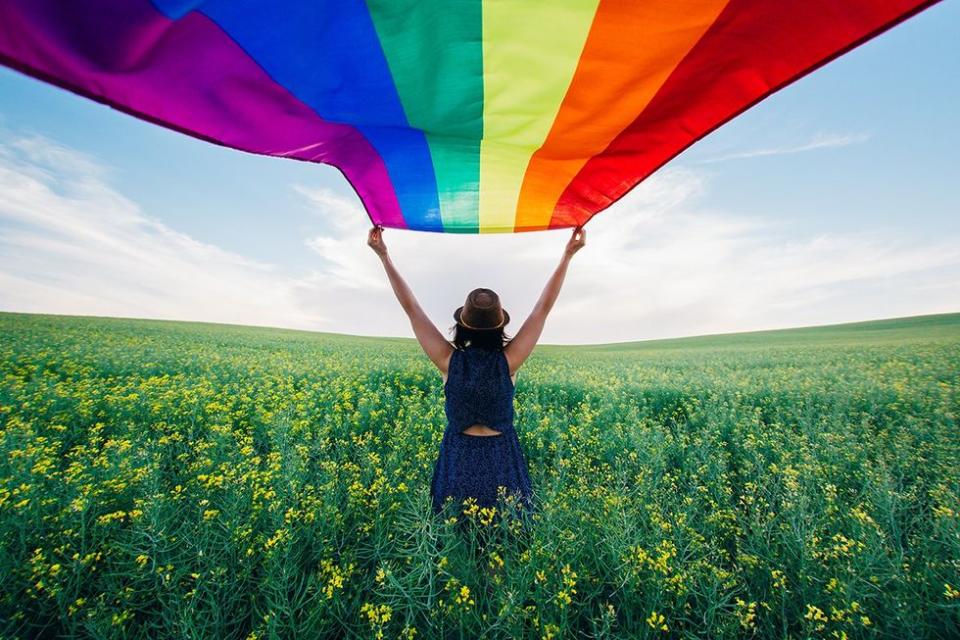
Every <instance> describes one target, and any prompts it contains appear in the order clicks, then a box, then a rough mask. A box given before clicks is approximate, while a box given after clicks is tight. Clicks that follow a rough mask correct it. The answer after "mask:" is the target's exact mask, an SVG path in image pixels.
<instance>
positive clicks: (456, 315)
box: [453, 305, 510, 331]
mask: <svg viewBox="0 0 960 640" xmlns="http://www.w3.org/2000/svg"><path fill="white" fill-rule="evenodd" d="M461 311H463V306H462V305H461V306H459V307H457V310H456V311H454V312H453V319H454V320H456V321H457V324H458V325H460V326H461V327H463V328H464V329H470V330H471V331H493V330H494V329H501V328H503V327H505V326H507V325H508V324H510V314H509V313H507V310H506V309H503V310H502V311H503V324H502V325H497V326H496V327H484V328H483V329H474V328H472V327H468V326H466V325H465V324H463V323H462V322H460V312H461Z"/></svg>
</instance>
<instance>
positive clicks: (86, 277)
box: [0, 2, 960, 343]
mask: <svg viewBox="0 0 960 640" xmlns="http://www.w3.org/2000/svg"><path fill="white" fill-rule="evenodd" d="M958 33H960V3H957V2H943V3H941V4H939V5H937V6H934V7H932V8H931V9H929V10H927V11H925V12H923V13H921V14H920V15H918V16H916V17H914V18H912V19H910V20H908V21H906V22H905V23H903V24H901V25H899V26H897V27H895V28H893V29H892V30H890V31H888V32H887V33H885V34H883V35H881V36H880V37H878V38H876V39H874V40H872V41H870V42H868V43H866V44H865V45H863V46H861V47H859V48H857V49H855V50H854V51H852V52H851V53H849V54H847V55H846V56H844V57H842V58H840V59H838V60H836V61H834V62H832V63H830V64H828V65H827V66H825V67H823V68H821V69H819V70H817V71H815V72H814V73H813V74H811V75H809V76H807V77H805V78H803V79H801V80H799V81H798V82H796V83H794V84H793V85H791V86H789V87H787V88H786V89H784V90H782V91H780V92H779V93H777V94H775V95H774V96H772V97H770V98H768V99H767V100H765V101H764V102H762V103H760V104H759V105H757V106H756V107H754V108H753V109H752V110H750V111H748V112H747V113H745V114H744V115H742V116H740V117H739V118H737V119H735V120H734V121H732V122H730V123H728V124H727V125H725V126H724V127H722V128H720V129H719V130H718V131H716V132H714V133H713V134H711V135H710V136H708V137H707V138H705V139H704V140H702V141H701V142H700V143H698V144H696V145H694V146H693V147H692V148H690V149H688V150H687V151H686V152H684V153H683V154H681V155H680V156H678V157H677V158H676V159H675V160H674V161H673V162H671V163H670V164H669V165H668V166H667V167H666V168H665V169H664V170H662V171H661V172H660V173H659V174H658V175H657V176H656V177H655V178H653V179H651V180H649V181H648V182H647V183H645V184H644V185H642V186H641V187H639V188H638V189H636V190H635V191H634V192H632V193H631V194H630V195H629V196H628V197H627V198H625V199H624V200H623V201H621V202H620V203H618V204H617V205H616V206H615V207H613V208H611V209H610V210H608V211H606V212H604V213H602V214H600V215H599V216H597V217H596V218H595V219H594V220H593V221H591V223H590V224H589V225H588V226H587V229H588V246H587V247H586V248H585V249H584V250H583V251H582V252H581V253H580V254H579V255H578V256H577V257H576V258H575V259H574V264H573V265H572V266H571V270H570V274H569V275H568V278H567V286H565V289H564V291H563V293H562V294H561V298H560V300H559V301H558V304H557V307H555V311H554V314H552V316H551V319H550V320H549V321H548V325H547V328H546V330H545V332H544V340H545V341H546V342H563V343H585V342H604V341H615V340H629V339H643V338H654V337H669V336H676V335H687V334H695V333H714V332H720V331H736V330H751V329H763V328H775V327H785V326H797V325H804V324H824V323H829V322H839V321H848V320H850V321H852V320H860V319H870V318H880V317H887V316H892V315H910V314H915V313H930V312H939V311H960V303H958V300H960V296H958V295H957V292H958V291H960V258H958V255H957V253H956V250H955V249H952V248H951V247H955V246H960V242H957V240H958V239H960V205H958V201H960V197H958V189H960V188H958V185H960V162H958V161H957V159H956V150H957V148H958V147H960V128H958V126H957V114H958V113H960V80H958V79H960V38H957V34H958ZM0 96H2V98H3V99H2V101H0V144H2V145H3V151H2V153H0V162H2V165H0V171H3V172H5V173H4V174H3V175H5V176H6V180H5V181H0V274H2V277H0V309H3V310H11V311H49V312H54V313H78V314H94V315H118V316H136V317H164V318H177V319H197V320H212V321H225V322H240V323H250V324H269V325H275V326H293V327H298V328H310V329H317V330H324V331H339V332H344V333H357V334H368V335H404V336H412V331H411V330H410V328H409V324H408V323H407V321H406V318H405V317H404V316H403V315H402V313H401V312H400V310H399V306H398V305H397V304H396V302H395V300H393V299H392V294H391V292H390V290H389V289H388V288H387V287H386V282H385V277H382V270H381V269H380V266H379V263H378V262H377V261H376V259H375V256H373V254H372V252H370V251H369V249H368V248H367V247H366V245H365V233H366V225H367V219H366V216H365V215H364V214H363V212H362V211H361V210H360V209H359V202H358V201H357V199H356V197H355V196H354V194H353V192H352V191H351V190H350V188H349V185H348V184H347V183H346V181H345V180H344V179H343V178H342V177H341V175H340V173H339V172H338V171H337V170H336V169H334V168H332V167H327V166H322V165H314V164H308V163H303V162H297V161H292V160H286V159H278V158H266V157H259V156H255V155H251V154H244V153H241V152H238V151H234V150H230V149H225V148H221V147H218V146H216V145H212V144H209V143H205V142H201V141H198V140H194V139H192V138H189V137H187V136H183V135H181V134H177V133H174V132H171V131H167V130H165V129H162V128H160V127H156V126H153V125H150V124H147V123H144V122H141V121H139V120H136V119H134V118H132V117H130V116H127V115H125V114H122V113H119V112H117V111H114V110H111V109H110V108H108V107H105V106H103V105H100V104H97V103H94V102H91V101H88V100H85V99H83V98H80V97H78V96H75V95H72V94H70V93H68V92H65V91H62V90H60V89H56V88H54V87H52V86H49V85H45V84H42V83H40V82H38V81H36V80H33V79H31V78H27V77H25V76H22V75H20V74H18V73H16V72H14V71H11V70H9V69H6V68H2V69H0ZM28 179H35V180H37V183H36V184H35V185H33V187H32V188H30V189H24V184H25V182H24V181H25V180H28ZM41 192H42V193H41ZM37 194H40V195H37ZM33 197H37V198H39V199H38V200H31V198H33ZM118 203H119V204H118ZM43 207H49V208H50V210H51V211H54V212H55V211H56V210H57V207H62V208H63V210H64V212H67V211H74V212H76V213H75V214H73V215H74V217H73V218H71V219H72V220H73V221H74V222H76V226H75V227H67V226H64V225H63V221H56V220H54V219H53V218H52V217H46V218H43V219H39V218H37V217H36V216H35V215H33V214H35V213H36V212H37V211H40V210H41V209H42V208H43ZM114 207H116V208H117V209H116V210H117V214H116V215H115V216H114V217H112V218H111V217H110V214H109V213H108V212H110V211H113V210H114V209H113V208H114ZM94 210H96V211H98V212H101V213H103V215H100V216H97V217H96V219H87V218H85V217H84V216H90V215H93V214H92V213H91V212H92V211H94ZM104 212H107V213H104ZM63 215H67V213H64V214H63ZM123 216H130V219H129V224H127V225H126V226H123V225H120V223H119V222H118V221H120V220H122V219H124V218H123ZM83 225H86V226H83ZM91 225H94V226H95V225H103V227H102V229H100V232H98V235H96V237H94V236H90V234H89V233H86V231H85V229H89V228H91ZM118 225H119V226H118ZM133 227H137V228H138V229H139V230H138V231H137V232H136V235H128V234H131V233H133V232H131V231H130V229H131V228H133ZM98 228H99V227H98ZM28 232H29V233H28ZM78 233H79V234H80V236H83V235H84V234H85V233H86V235H87V236H90V237H88V238H87V240H89V242H90V243H91V244H89V246H88V253H87V254H82V253H80V251H79V249H78V247H79V246H81V245H83V243H84V242H85V240H84V238H83V237H80V236H77V235H76V234H78ZM45 234H46V235H45ZM111 234H113V235H111ZM497 235H498V236H499V234H497ZM568 235H569V232H568V231H551V232H538V233H529V234H518V235H517V236H515V237H503V236H499V237H479V236H468V237H462V238H455V237H453V236H438V235H437V234H416V233H412V232H406V231H401V230H387V231H386V232H385V234H384V237H385V239H386V241H387V243H388V246H390V247H391V252H392V253H393V255H394V261H395V262H396V263H397V265H398V267H400V269H401V272H403V273H405V274H406V275H407V276H408V280H409V281H410V283H411V285H412V286H413V287H414V291H415V293H417V294H418V296H419V297H420V299H421V303H423V304H424V307H425V308H426V309H427V310H428V313H430V314H431V316H432V317H434V318H435V320H436V322H437V323H438V325H439V326H441V327H442V328H445V327H446V326H447V325H449V324H450V322H448V317H449V312H450V311H452V309H453V308H455V307H456V306H458V305H459V304H462V299H463V297H464V296H465V295H466V292H467V291H469V290H470V289H471V288H473V287H475V286H491V288H495V289H498V290H499V291H501V296H502V297H503V298H504V303H505V305H507V306H508V308H513V309H515V310H516V311H517V312H519V315H518V314H517V313H515V312H512V315H513V317H514V318H515V319H516V326H514V327H512V328H513V330H514V331H515V330H516V329H517V328H519V325H520V323H521V322H522V319H523V317H525V312H526V311H528V310H529V308H530V307H531V306H532V304H533V302H534V301H535V300H536V298H537V296H538V295H539V293H540V289H541V288H542V286H543V283H544V282H545V281H546V278H547V277H548V276H549V273H550V271H551V270H552V268H553V265H554V264H555V262H556V259H557V258H559V254H560V250H561V248H562V246H563V244H564V243H565V241H566V238H567V237H568ZM108 236H109V237H113V238H115V239H116V241H117V242H123V243H126V246H129V247H135V248H136V251H140V252H143V254H144V255H148V254H152V255H156V256H165V260H166V263H165V264H167V265H168V268H167V269H164V268H163V266H162V264H158V265H157V266H156V268H155V269H154V270H153V271H150V270H149V269H148V268H147V267H145V266H143V265H144V264H145V263H146V262H149V261H145V260H142V259H141V260H138V258H137V254H136V253H135V251H134V250H133V249H131V251H130V252H128V255H127V257H126V259H127V260H129V261H131V265H132V264H133V263H136V264H137V265H139V266H131V265H127V266H124V264H125V263H124V262H123V261H122V260H119V258H117V259H112V261H106V260H105V259H103V258H102V254H103V252H104V251H105V249H104V247H105V246H109V243H107V245H104V244H102V243H104V242H106V241H105V240H104V238H105V237H108ZM45 238H46V239H50V238H59V239H60V240H61V241H60V242H59V243H57V244H52V243H51V242H45V241H44V239H45ZM391 241H393V242H392V243H391ZM96 243H101V244H96ZM198 247H199V248H198ZM68 248H69V250H68ZM490 249H494V251H495V252H496V253H497V254H498V255H503V256H506V258H505V259H504V260H503V261H501V262H499V263H497V264H496V265H491V264H489V259H488V258H485V257H484V256H485V255H488V252H489V251H490ZM591 253H592V255H591ZM94 256H100V257H98V258H96V259H95V258H94ZM114 258H116V256H114ZM123 271H127V272H129V273H130V275H129V277H127V278H122V277H119V276H118V273H119V272H123ZM68 274H69V276H68ZM214 276H215V277H214ZM165 278H166V279H165ZM598 282H602V283H604V284H603V286H600V287H598V286H597V283H598ZM498 287H499V288H498ZM641 301H642V302H641ZM601 310H602V311H603V312H602V313H601ZM613 312H615V313H613ZM611 313H613V315H614V316H615V319H611V318H610V315H611ZM451 322H452V321H451ZM584 326H589V327H591V329H590V332H589V333H585V332H584V330H583V327H584Z"/></svg>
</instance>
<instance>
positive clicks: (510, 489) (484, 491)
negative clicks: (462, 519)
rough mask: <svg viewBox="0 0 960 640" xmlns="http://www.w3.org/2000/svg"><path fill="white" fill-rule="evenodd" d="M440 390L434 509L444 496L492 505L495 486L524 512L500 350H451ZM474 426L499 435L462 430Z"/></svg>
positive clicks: (523, 464)
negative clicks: (442, 414)
mask: <svg viewBox="0 0 960 640" xmlns="http://www.w3.org/2000/svg"><path fill="white" fill-rule="evenodd" d="M444 394H445V396H446V400H445V405H444V409H445V411H446V414H447V427H446V429H445V430H444V432H443V440H442V441H441V443H440V453H439V455H438V456H437V461H436V465H435V467H434V470H433V480H432V482H431V483H430V496H431V499H432V502H433V511H434V513H439V512H440V511H441V510H442V508H443V504H444V500H445V499H446V498H447V497H448V496H452V497H453V499H454V502H460V501H462V500H463V499H464V498H466V497H468V496H473V497H474V498H476V501H477V504H478V505H479V506H481V507H492V506H495V505H496V504H497V487H498V486H503V487H506V491H507V493H508V494H513V495H515V496H516V498H517V507H518V508H521V509H524V510H525V511H528V512H529V509H530V508H531V507H532V490H531V486H530V476H529V472H528V469H527V461H526V459H525V458H524V455H523V451H522V449H521V448H520V441H519V439H518V438H517V431H516V429H515V428H514V425H513V397H514V386H513V382H512V381H511V380H510V367H509V365H508V364H507V357H506V355H505V354H504V352H503V351H502V350H488V349H482V348H480V347H474V346H471V345H468V346H467V347H466V348H464V349H454V351H453V354H452V355H451V356H450V364H449V366H448V369H447V382H446V384H445V385H444ZM474 424H483V425H486V426H488V427H490V428H491V429H494V430H496V431H499V432H500V435H498V436H473V435H468V434H464V433H463V430H464V429H466V428H467V427H469V426H471V425H474ZM498 511H500V509H498Z"/></svg>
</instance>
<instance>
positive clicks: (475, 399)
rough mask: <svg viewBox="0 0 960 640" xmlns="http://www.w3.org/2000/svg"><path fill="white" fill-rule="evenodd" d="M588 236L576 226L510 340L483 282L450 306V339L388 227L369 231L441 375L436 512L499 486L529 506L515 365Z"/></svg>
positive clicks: (486, 499) (488, 497)
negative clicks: (516, 419)
mask: <svg viewBox="0 0 960 640" xmlns="http://www.w3.org/2000/svg"><path fill="white" fill-rule="evenodd" d="M585 243H586V231H585V230H584V229H583V228H582V227H577V228H576V229H574V230H573V235H572V236H571V237H570V240H569V241H568V242H567V246H566V248H565V249H564V252H563V258H562V259H561V260H560V265H559V266H558V267H557V269H556V271H555V272H554V273H553V275H552V276H551V277H550V280H549V281H548V282H547V285H546V287H545V288H544V290H543V293H542V294H541V295H540V299H539V300H537V303H536V305H534V307H533V311H531V312H530V316H529V317H528V318H527V320H526V322H524V323H523V326H522V327H520V330H519V331H518V332H517V335H516V336H514V337H513V338H512V339H510V340H509V341H508V340H507V339H506V337H505V335H504V327H505V326H506V325H507V323H509V322H510V314H508V313H507V312H506V311H505V310H504V309H503V308H502V307H501V306H500V299H499V297H498V296H497V294H496V293H494V292H493V291H491V290H490V289H484V288H479V289H474V290H473V291H471V292H470V294H469V295H468V296H467V300H466V302H465V303H464V305H463V306H461V307H459V308H458V309H457V310H456V311H454V312H453V319H454V320H456V325H454V327H452V329H455V334H454V338H453V341H452V343H451V342H449V341H447V340H446V339H445V338H444V337H443V335H442V334H441V333H440V331H439V330H438V329H437V328H436V326H434V324H433V323H432V322H431V321H430V319H429V318H428V317H427V314H426V313H424V311H423V309H421V308H420V304H419V303H418V302H417V300H416V298H415V297H414V295H413V292H412V291H411V290H410V287H408V286H407V283H406V282H405V281H404V280H403V278H402V277H401V276H400V274H399V273H398V272H397V270H396V268H395V267H394V266H393V262H392V261H391V260H390V256H389V255H388V254H387V247H386V245H385V244H384V242H383V227H380V226H375V227H374V228H372V229H371V230H370V233H369V237H368V239H367V244H369V245H370V247H371V248H372V249H373V250H374V251H375V252H376V254H377V255H378V256H380V259H381V261H382V262H383V266H384V269H386V271H387V277H388V278H389V279H390V284H391V285H392V286H393V291H394V293H395V294H396V296H397V299H398V300H399V301H400V305H401V306H402V307H403V310H404V311H406V312H407V315H408V316H409V317H410V323H411V324H412V325H413V333H414V335H416V337H417V340H418V341H419V342H420V346H421V347H423V350H424V351H425V352H426V354H427V356H428V357H429V358H430V360H432V361H433V363H434V364H435V365H437V368H438V369H440V372H441V374H442V375H443V380H444V394H445V396H446V404H445V410H446V415H447V427H446V430H445V431H444V434H443V440H442V442H441V444H440V453H439V455H438V457H437V462H436V466H435V468H434V473H433V480H432V482H431V486H430V496H431V500H432V503H433V511H434V513H440V512H441V511H442V509H443V507H444V504H445V502H446V501H447V499H448V498H450V499H452V500H453V501H455V502H456V503H458V504H461V505H462V500H463V499H464V498H467V497H471V496H472V497H473V498H474V499H475V500H476V503H477V505H478V506H479V507H494V506H496V504H497V499H498V487H504V488H505V489H504V490H503V491H502V493H503V495H504V497H506V495H507V494H508V493H509V494H511V495H512V496H514V497H515V498H516V500H517V502H518V503H519V504H520V505H521V506H523V507H527V508H528V507H531V506H532V488H531V486H530V478H529V476H528V472H527V462H526V460H525V458H524V456H523V452H522V450H521V449H520V442H519V440H518V439H517V432H516V430H515V429H514V425H513V396H514V384H515V380H516V375H517V370H518V369H519V368H520V366H521V365H522V364H523V363H524V361H526V359H527V357H528V356H529V355H530V352H531V351H533V348H534V346H536V344H537V340H539V339H540V334H541V333H542V332H543V325H544V322H545V321H546V319H547V314H548V313H550V309H551V308H552V307H553V303H554V302H555V301H556V299H557V296H558V295H559V293H560V287H561V285H562V284H563V279H564V277H565V276H566V273H567V265H568V264H569V263H570V258H572V257H573V255H574V254H575V253H576V252H577V251H579V250H580V248H581V247H583V246H584V244H585Z"/></svg>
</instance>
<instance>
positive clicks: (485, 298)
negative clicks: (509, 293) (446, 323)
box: [453, 287, 510, 330]
mask: <svg viewBox="0 0 960 640" xmlns="http://www.w3.org/2000/svg"><path fill="white" fill-rule="evenodd" d="M453 319H454V320H456V321H457V324H459V325H460V326H461V327H466V328H467V329H474V330H486V329H499V328H501V327H503V326H505V325H506V324H507V323H508V322H510V314H509V313H507V312H506V311H505V310H504V309H503V307H501V306H500V296H498V295H497V294H496V293H495V292H493V291H491V290H490V289H484V288H483V287H481V288H479V289H474V290H473V291H471V292H470V293H469V294H468V295H467V300H466V302H465V303H464V305H463V306H462V307H458V308H457V310H456V311H454V312H453Z"/></svg>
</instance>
